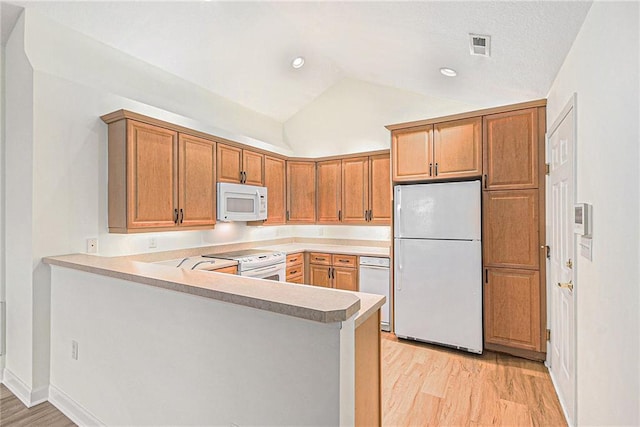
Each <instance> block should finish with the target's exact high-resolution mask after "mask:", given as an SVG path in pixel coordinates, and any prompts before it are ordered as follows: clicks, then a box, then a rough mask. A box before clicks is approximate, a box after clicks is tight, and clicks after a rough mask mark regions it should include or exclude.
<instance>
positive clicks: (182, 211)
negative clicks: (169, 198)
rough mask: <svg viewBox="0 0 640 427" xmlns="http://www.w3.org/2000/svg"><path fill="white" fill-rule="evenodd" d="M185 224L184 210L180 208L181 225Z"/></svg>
mask: <svg viewBox="0 0 640 427" xmlns="http://www.w3.org/2000/svg"><path fill="white" fill-rule="evenodd" d="M183 222H184V210H183V209H182V208H180V224H182V223H183Z"/></svg>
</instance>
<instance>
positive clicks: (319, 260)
mask: <svg viewBox="0 0 640 427" xmlns="http://www.w3.org/2000/svg"><path fill="white" fill-rule="evenodd" d="M309 264H320V265H331V254H322V253H318V252H311V253H310V254H309Z"/></svg>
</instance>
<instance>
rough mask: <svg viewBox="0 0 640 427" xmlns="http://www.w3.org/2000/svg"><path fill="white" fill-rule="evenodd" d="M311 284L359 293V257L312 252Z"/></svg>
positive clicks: (310, 264) (310, 263)
mask: <svg viewBox="0 0 640 427" xmlns="http://www.w3.org/2000/svg"><path fill="white" fill-rule="evenodd" d="M309 283H310V284H312V285H315V286H323V287H325V288H335V289H344V290H347V291H358V288H359V286H358V257H357V256H355V255H340V254H325V253H318V252H311V253H310V255H309Z"/></svg>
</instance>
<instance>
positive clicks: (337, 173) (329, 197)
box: [316, 160, 342, 224]
mask: <svg viewBox="0 0 640 427" xmlns="http://www.w3.org/2000/svg"><path fill="white" fill-rule="evenodd" d="M316 174H317V183H318V184H317V188H318V190H317V197H318V208H317V213H316V219H317V222H318V223H319V224H339V223H340V218H341V215H342V213H341V210H342V197H341V192H342V161H341V160H328V161H326V162H318V163H317V164H316Z"/></svg>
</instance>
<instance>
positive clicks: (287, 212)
mask: <svg viewBox="0 0 640 427" xmlns="http://www.w3.org/2000/svg"><path fill="white" fill-rule="evenodd" d="M287 221H289V211H287Z"/></svg>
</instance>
